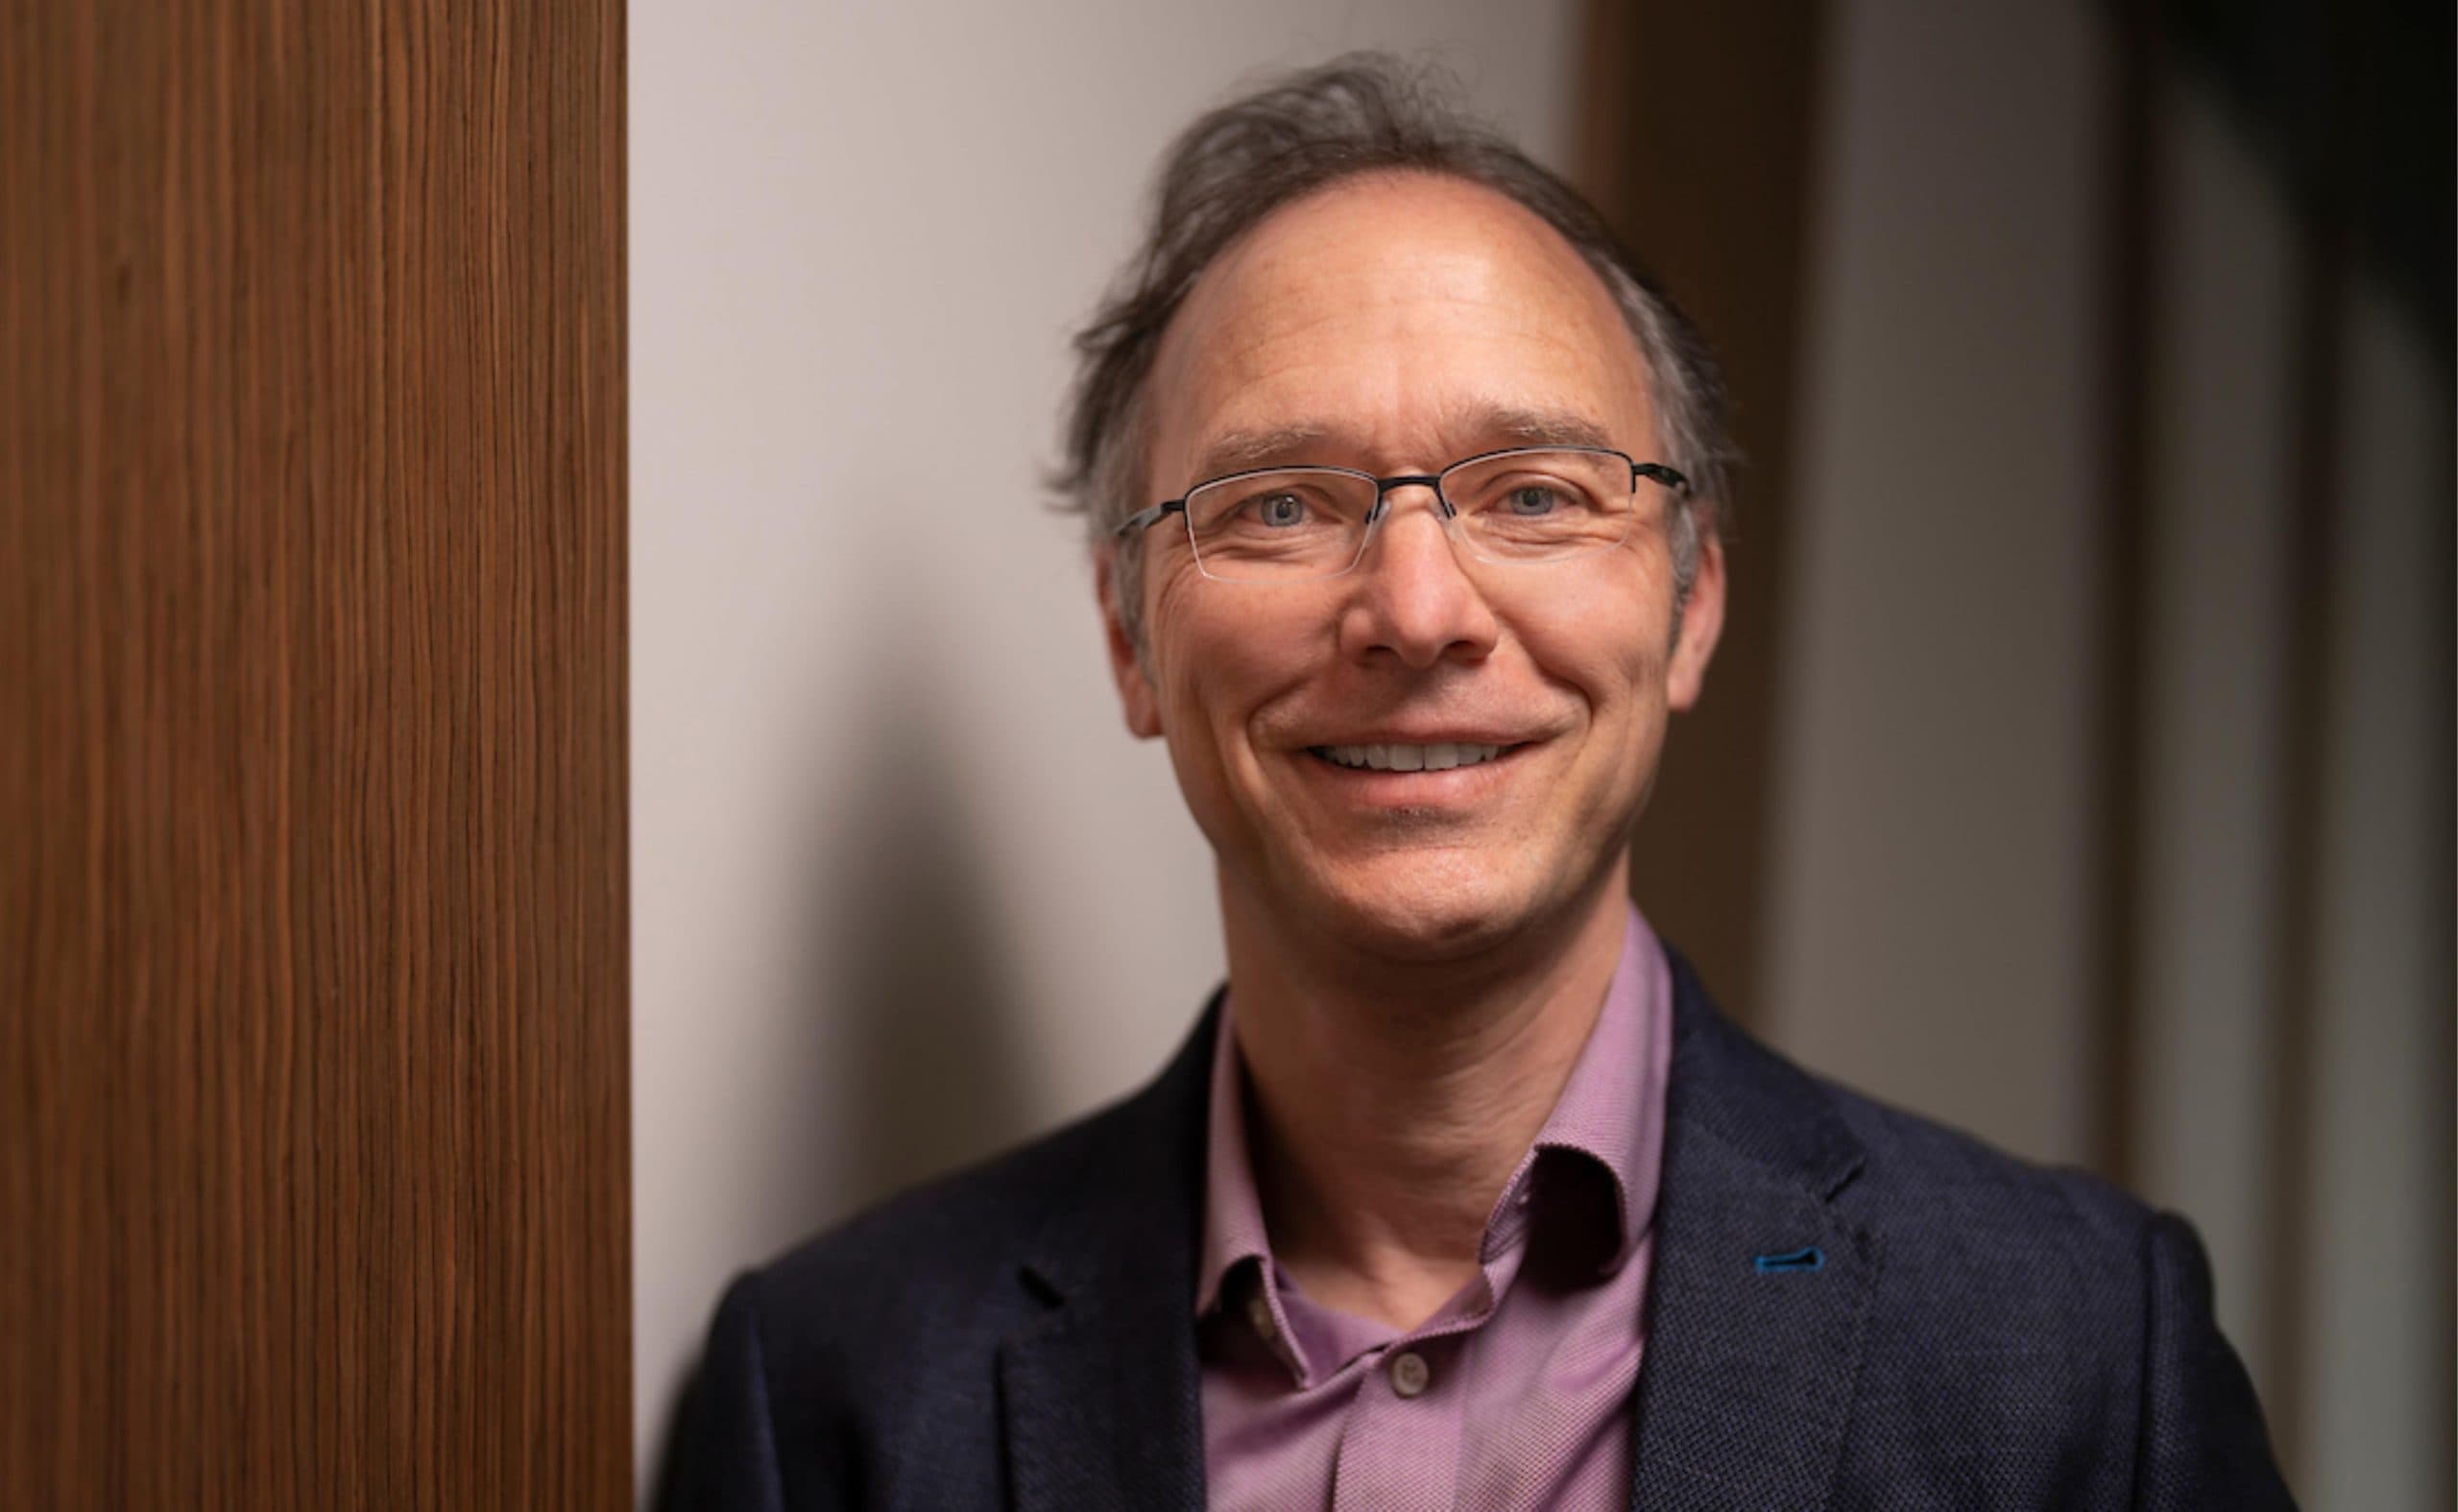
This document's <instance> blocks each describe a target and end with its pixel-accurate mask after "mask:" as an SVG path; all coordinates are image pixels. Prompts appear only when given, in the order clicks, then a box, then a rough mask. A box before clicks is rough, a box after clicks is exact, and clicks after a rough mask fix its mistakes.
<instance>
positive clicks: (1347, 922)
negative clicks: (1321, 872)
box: [1308, 856, 1561, 963]
mask: <svg viewBox="0 0 2458 1512" xmlns="http://www.w3.org/2000/svg"><path fill="white" fill-rule="evenodd" d="M1514 870H1515V869H1514ZM1308 891H1310V892H1313V893H1314V894H1315V896H1316V898H1317V900H1318V903H1317V908H1316V916H1317V917H1318V918H1319V919H1322V920H1323V921H1325V922H1326V924H1328V929H1327V932H1328V933H1330V934H1332V935H1333V936H1334V937H1335V938H1337V939H1338V940H1340V941H1341V942H1342V943H1344V944H1346V945H1348V946H1350V947H1351V948H1355V949H1358V950H1361V951H1362V952H1364V953H1366V954H1368V955H1375V956H1382V957H1385V958H1386V959H1390V960H1393V961H1410V962H1425V963H1432V962H1441V961H1454V960H1464V959H1467V958H1469V957H1471V956H1475V955H1478V954H1480V953H1482V952H1483V951H1485V950H1488V949H1491V948H1494V947H1495V946H1498V945H1501V944H1503V943H1504V942H1506V941H1507V940H1509V939H1511V938H1512V937H1514V936H1516V935H1518V934H1519V933H1520V932H1521V931H1523V930H1524V929H1526V928H1527V927H1528V925H1529V924H1531V923H1533V922H1534V921H1535V920H1536V919H1538V918H1539V917H1541V916H1542V915H1544V914H1545V913H1547V912H1548V911H1549V909H1550V908H1552V907H1557V906H1559V904H1560V902H1561V900H1556V899H1550V898H1545V897H1542V896H1540V895H1539V892H1538V890H1537V889H1534V888H1532V887H1530V886H1529V885H1528V884H1527V881H1526V880H1525V879H1524V878H1522V877H1520V876H1513V875H1510V872H1509V871H1499V870H1497V869H1494V868H1492V867H1490V866H1479V865H1477V864H1476V863H1475V862H1474V861H1473V860H1466V861H1464V862H1463V860H1462V859H1461V858H1444V859H1438V860H1418V859H1415V858H1407V859H1404V858H1402V857H1396V856H1395V857H1391V858H1389V864H1386V865H1378V866H1369V867H1362V868H1359V869H1357V870H1356V871H1354V872H1349V873H1345V874H1344V875H1339V876H1325V877H1321V878H1319V879H1318V886H1317V887H1315V888H1310V889H1308Z"/></svg>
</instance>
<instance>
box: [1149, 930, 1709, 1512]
mask: <svg viewBox="0 0 2458 1512" xmlns="http://www.w3.org/2000/svg"><path fill="white" fill-rule="evenodd" d="M1672 996H1673V989H1672V973H1671V972H1670V970H1669V969H1668V968H1667V967H1666V965H1665V959H1664V950H1663V948H1662V947H1661V946H1659V945H1658V944H1657V943H1656V938H1655V934H1654V932H1653V931H1652V930H1651V929H1650V928H1649V927H1648V925H1647V922H1646V921H1645V920H1643V919H1641V918H1640V917H1639V913H1638V910H1637V909H1636V908H1633V909H1631V910H1630V923H1629V928H1628V930H1627V933H1626V934H1625V935H1624V937H1623V941H1622V960H1621V964H1620V965H1619V966H1617V967H1616V968H1615V969H1614V972H1613V983H1612V986H1611V987H1610V988H1608V989H1607V990H1606V992H1605V995H1604V1007H1603V1011H1602V1012H1601V1013H1600V1014H1599V1015H1598V1016H1597V1020H1596V1027H1595V1029H1594V1030H1593V1031H1592V1032H1591V1033H1590V1034H1589V1036H1588V1041H1587V1044H1586V1045H1585V1046H1584V1047H1583V1048H1581V1049H1580V1051H1579V1056H1578V1063H1577V1064H1576V1065H1575V1066H1573V1067H1572V1068H1571V1075H1570V1080H1569V1082H1568V1083H1566V1084H1565V1085H1564V1086H1563V1088H1562V1095H1561V1098H1560V1100H1558V1101H1557V1102H1556V1103H1555V1104H1554V1111H1553V1113H1552V1115H1551V1116H1548V1117H1547V1118H1546V1120H1545V1126H1544V1127H1543V1128H1542V1129H1541V1130H1539V1131H1538V1132H1537V1135H1536V1139H1535V1141H1534V1143H1533V1144H1532V1145H1531V1146H1530V1149H1529V1152H1528V1154H1527V1155H1526V1156H1525V1157H1523V1158H1522V1159H1521V1161H1520V1163H1519V1164H1518V1167H1517V1168H1516V1169H1515V1170H1513V1171H1512V1173H1511V1177H1510V1181H1509V1183H1508V1184H1507V1185H1506V1186H1505V1187H1504V1188H1503V1191H1502V1196H1501V1198H1500V1200H1498V1201H1497V1202H1496V1203H1495V1204H1494V1211H1493V1215H1492V1216H1491V1217H1490V1218H1488V1219H1486V1220H1485V1232H1484V1238H1483V1241H1482V1248H1481V1250H1480V1252H1479V1261H1480V1274H1479V1275H1478V1276H1477V1277H1476V1278H1475V1279H1473V1280H1471V1281H1470V1282H1469V1283H1468V1284H1466V1285H1464V1286H1462V1287H1461V1288H1460V1289H1459V1290H1458V1292H1457V1293H1456V1294H1455V1295H1453V1297H1452V1298H1451V1300H1450V1301H1448V1302H1446V1303H1444V1304H1443V1305H1442V1306H1441V1307H1440V1308H1436V1309H1435V1311H1434V1316H1433V1317H1431V1318H1429V1319H1427V1320H1426V1321H1425V1322H1424V1323H1422V1324H1420V1325H1419V1326H1417V1327H1416V1328H1414V1329H1411V1330H1409V1331H1407V1332H1401V1331H1398V1330H1394V1329H1392V1328H1390V1327H1388V1326H1386V1325H1384V1324H1381V1323H1377V1322H1374V1321H1372V1320H1371V1319H1366V1318H1360V1317H1357V1316H1354V1315H1352V1314H1349V1313H1344V1312H1339V1311H1336V1310H1334V1309H1333V1308H1327V1307H1323V1306H1321V1305H1320V1304H1318V1303H1315V1302H1313V1301H1311V1300H1309V1299H1308V1298H1307V1296H1306V1294H1305V1293H1304V1292H1303V1291H1301V1290H1299V1289H1298V1288H1297V1286H1296V1285H1295V1284H1293V1283H1292V1282H1291V1281H1290V1280H1289V1277H1288V1276H1287V1275H1286V1274H1284V1273H1283V1272H1282V1271H1281V1269H1280V1267H1279V1266H1278V1265H1277V1264H1276V1263H1275V1262H1274V1261H1273V1260H1272V1254H1271V1241H1270V1238H1269V1236H1267V1235H1266V1234H1265V1230H1264V1217H1263V1209H1262V1206H1261V1204H1260V1202H1259V1201H1258V1199H1257V1197H1256V1192H1255V1180H1254V1171H1253V1168H1252V1166H1251V1165H1250V1164H1248V1158H1247V1149H1246V1128H1245V1114H1244V1108H1243V1103H1242V1096H1241V1089H1242V1077H1243V1071H1242V1068H1241V1062H1240V1060H1239V1056H1238V1051H1237V1041H1236V1039H1235V1038H1234V1037H1233V1035H1232V1034H1231V1032H1230V1012H1231V1008H1232V1005H1231V1004H1228V1003H1224V1004H1223V1005H1222V1009H1221V1015H1220V1034H1219V1039H1218V1041H1217V1043H1216V1044H1215V1047H1214V1050H1213V1062H1212V1113H1211V1139H1210V1153H1209V1156H1208V1168H1207V1173H1206V1178H1205V1191H1204V1214H1203V1253H1202V1269H1201V1270H1200V1271H1199V1272H1198V1282H1197V1293H1196V1297H1195V1314H1196V1320H1197V1321H1196V1343H1197V1349H1198V1354H1199V1356H1200V1358H1201V1361H1202V1374H1203V1453H1204V1469H1205V1476H1206V1479H1207V1481H1208V1482H1209V1485H1210V1491H1211V1497H1210V1500H1211V1504H1212V1506H1213V1507H1214V1508H1216V1509H1218V1512H1241V1509H1245V1508H1271V1509H1274V1512H1279V1509H1284V1508H1289V1507H1337V1508H1351V1507H1356V1508H1372V1509H1376V1512H1383V1509H1387V1508H1391V1507H1451V1506H1461V1507H1477V1508H1488V1507H1490V1508H1511V1507H1548V1508H1555V1507H1558V1508H1591V1507H1592V1508H1598V1509H1603V1508H1613V1509H1616V1512H1618V1509H1621V1508H1625V1507H1627V1506H1628V1505H1629V1502H1630V1477H1631V1473H1632V1470H1633V1462H1632V1442H1631V1432H1630V1414H1629V1406H1630V1391H1631V1388H1632V1387H1633V1386H1634V1385H1635V1384H1636V1383H1637V1381H1638V1379H1639V1356H1640V1354H1641V1352H1642V1350H1643V1348H1644V1346H1645V1344H1646V1342H1647V1324H1646V1313H1645V1307H1644V1304H1645V1302H1646V1300H1647V1286H1648V1262H1649V1260H1650V1258H1651V1249H1652V1231H1653V1220H1654V1215H1655V1193H1656V1176H1657V1172H1658V1169H1659V1168H1660V1166H1661V1164H1662V1161H1663V1153H1664V1093H1665V1079H1666V1073H1667V1071H1668V1069H1669V1067H1670V1062H1671V1058H1672V1041H1673V1013H1672Z"/></svg>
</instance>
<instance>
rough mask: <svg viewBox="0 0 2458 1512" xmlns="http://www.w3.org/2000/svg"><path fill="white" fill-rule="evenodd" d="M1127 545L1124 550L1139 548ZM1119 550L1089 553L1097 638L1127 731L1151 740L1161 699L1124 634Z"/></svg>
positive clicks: (1112, 547)
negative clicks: (1106, 658)
mask: <svg viewBox="0 0 2458 1512" xmlns="http://www.w3.org/2000/svg"><path fill="white" fill-rule="evenodd" d="M1142 544H1143V543H1142V542H1141V541H1135V542H1130V543H1129V545H1128V547H1127V548H1125V549H1129V550H1133V549H1138V548H1140V547H1141V546H1142ZM1120 550H1121V548H1120V547H1119V546H1118V545H1117V544H1115V543H1111V544H1105V545H1103V546H1101V547H1100V548H1099V549H1097V550H1096V551H1095V552H1094V553H1093V584H1094V588H1095V589H1096V592H1098V593H1099V595H1100V600H1101V636H1102V638H1103V639H1104V640H1105V641H1107V642H1108V645H1109V652H1110V676H1111V678H1113V679H1114V680H1116V682H1117V683H1118V702H1119V708H1120V709H1121V712H1123V713H1124V714H1125V715H1126V728H1127V731H1128V732H1130V733H1132V734H1134V735H1135V736H1136V737H1137V738H1139V739H1143V740H1149V739H1152V738H1153V737H1154V736H1156V735H1158V734H1159V733H1160V732H1161V699H1160V696H1159V695H1158V694H1156V693H1155V692H1153V690H1152V679H1151V677H1150V675H1149V674H1148V673H1146V672H1145V669H1144V658H1143V655H1142V654H1141V653H1140V652H1139V651H1138V650H1137V649H1136V645H1135V639H1134V637H1133V636H1129V635H1128V634H1127V633H1126V619H1125V616H1123V615H1122V614H1121V613H1120V612H1119V598H1118V554H1119V551H1120Z"/></svg>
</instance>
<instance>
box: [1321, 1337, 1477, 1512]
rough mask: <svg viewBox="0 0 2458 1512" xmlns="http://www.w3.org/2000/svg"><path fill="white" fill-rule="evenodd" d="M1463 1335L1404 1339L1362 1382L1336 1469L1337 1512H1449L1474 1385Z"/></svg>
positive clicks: (1382, 1354)
mask: <svg viewBox="0 0 2458 1512" xmlns="http://www.w3.org/2000/svg"><path fill="white" fill-rule="evenodd" d="M1464 1348H1465V1340H1464V1339H1463V1338H1461V1337H1460V1336H1458V1334H1447V1335H1443V1336H1439V1337H1434V1338H1409V1339H1402V1340H1399V1341H1397V1342H1395V1343H1392V1344H1390V1345H1387V1346H1386V1347H1385V1348H1384V1349H1382V1350H1381V1351H1379V1352H1377V1355H1376V1357H1375V1358H1374V1359H1373V1360H1372V1361H1371V1362H1370V1363H1369V1364H1368V1366H1367V1368H1366V1369H1365V1371H1364V1372H1363V1373H1362V1375H1361V1377H1360V1378H1359V1380H1358V1382H1357V1399H1356V1402H1355V1403H1354V1404H1353V1405H1352V1406H1351V1407H1350V1409H1349V1415H1348V1423H1347V1425H1346V1427H1345V1428H1343V1429H1342V1430H1341V1433H1340V1443H1339V1452H1338V1454H1337V1458H1336V1459H1335V1461H1334V1464H1333V1468H1332V1506H1333V1508H1334V1509H1335V1512H1389V1509H1391V1508H1393V1507H1447V1506H1450V1505H1451V1504H1452V1502H1453V1500H1455V1499H1456V1497H1457V1494H1458V1485H1459V1445H1460V1438H1461V1430H1462V1429H1463V1428H1465V1426H1466V1412H1467V1401H1468V1393H1467V1389H1466V1388H1467V1381H1466V1380H1464V1379H1463V1377H1462V1373H1461V1372H1460V1371H1459V1369H1458V1364H1459V1362H1460V1361H1461V1359H1462V1358H1463V1356H1464Z"/></svg>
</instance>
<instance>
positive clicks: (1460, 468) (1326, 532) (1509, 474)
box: [1117, 446, 1690, 583]
mask: <svg viewBox="0 0 2458 1512" xmlns="http://www.w3.org/2000/svg"><path fill="white" fill-rule="evenodd" d="M1641 478H1646V479H1648V480H1649V481H1650V482H1652V483H1656V484H1659V485H1661V486H1662V487H1664V488H1665V489H1667V490H1668V491H1670V492H1673V493H1674V494H1675V496H1676V497H1684V498H1686V497H1687V496H1688V495H1689V492H1690V480H1689V479H1687V478H1685V477H1683V476H1682V475H1681V474H1680V473H1678V472H1675V470H1673V469H1672V468H1668V467H1665V466H1664V465H1663V464H1661V463H1655V462H1633V461H1631V460H1630V458H1629V457H1627V455H1625V454H1623V453H1622V452H1618V451H1613V450H1609V449H1607V448H1605V447H1603V446H1531V447H1522V448H1519V449H1516V450H1511V451H1489V452H1485V453H1482V455H1479V456H1474V457H1470V458H1468V459H1467V460H1466V461H1464V462H1455V463H1453V464H1452V465H1451V466H1449V467H1447V468H1443V469H1442V470H1441V471H1440V472H1438V473H1407V474H1403V475H1401V476H1399V477H1391V478H1378V477H1376V476H1374V475H1373V474H1372V473H1370V472H1360V471H1357V470H1355V469H1354V468H1255V469H1253V470H1251V471H1247V472H1233V473H1231V474H1229V475H1228V476H1227V477H1222V478H1214V479H1212V480H1211V481H1210V482H1208V483H1203V484H1200V485H1198V486H1196V487H1195V488H1193V489H1192V490H1190V491H1188V492H1187V496H1186V497H1184V498H1179V499H1170V500H1169V502H1167V503H1164V504H1155V505H1153V506H1152V507H1151V508H1150V509H1147V510H1144V511H1141V512H1139V513H1138V514H1136V515H1135V516H1132V517H1130V518H1128V519H1127V520H1126V521H1124V522H1123V523H1121V525H1120V526H1119V527H1118V531H1117V534H1118V535H1119V536H1120V537H1121V538H1124V537H1128V536H1132V535H1134V534H1135V533H1136V532H1138V531H1144V530H1149V529H1151V528H1152V527H1153V526H1154V525H1157V524H1159V523H1160V522H1161V521H1162V520H1164V519H1166V518H1167V517H1169V516H1171V515H1183V516H1186V523H1187V540H1188V543H1189V544H1190V545H1192V546H1193V548H1194V561H1195V566H1196V568H1197V569H1198V570H1200V571H1201V572H1202V573H1203V575H1204V576H1205V577H1208V578H1219V579H1224V580H1226V581H1229V582H1237V583H1258V582H1268V583H1299V582H1305V581H1307V580H1310V579H1314V578H1336V577H1338V576H1339V575H1340V574H1341V573H1343V572H1346V571H1348V570H1349V569H1350V568H1351V567H1354V566H1356V565H1357V564H1358V562H1359V561H1360V560H1361V559H1362V558H1363V557H1364V555H1365V542H1366V540H1367V539H1368V538H1369V537H1370V536H1372V534H1373V532H1374V527H1375V525H1376V523H1377V522H1379V521H1380V520H1381V519H1382V518H1383V516H1385V515H1386V514H1387V513H1388V510H1387V509H1386V507H1385V500H1386V497H1387V496H1388V495H1389V493H1390V492H1391V491H1392V490H1393V489H1403V488H1430V489H1432V490H1434V498H1435V501H1436V502H1437V503H1438V504H1439V505H1440V506H1441V519H1442V526H1443V529H1444V531H1445V532H1446V533H1448V534H1449V535H1450V536H1451V537H1452V538H1453V539H1454V540H1458V541H1461V542H1463V543H1464V544H1465V545H1466V546H1467V547H1468V550H1469V552H1470V554H1471V555H1473V556H1475V557H1476V558H1477V559H1478V560H1479V561H1482V562H1496V563H1532V562H1558V561H1561V560H1563V559H1565V558H1568V557H1577V556H1583V555H1585V554H1586V553H1588V552H1591V551H1602V550H1603V549H1604V548H1606V547H1608V546H1618V545H1620V544H1621V543H1622V542H1623V541H1624V540H1627V538H1628V536H1629V534H1630V529H1631V526H1632V525H1633V523H1634V522H1636V520H1637V519H1638V517H1639V514H1640V506H1641V500H1640V496H1639V480H1640V479H1641Z"/></svg>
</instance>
